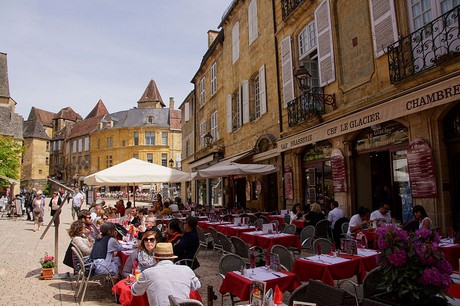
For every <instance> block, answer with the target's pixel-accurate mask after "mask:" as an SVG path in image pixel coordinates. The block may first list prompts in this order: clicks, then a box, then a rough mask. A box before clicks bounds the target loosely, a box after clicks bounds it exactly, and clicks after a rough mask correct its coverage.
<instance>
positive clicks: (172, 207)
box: [169, 204, 179, 212]
mask: <svg viewBox="0 0 460 306" xmlns="http://www.w3.org/2000/svg"><path fill="white" fill-rule="evenodd" d="M169 209H171V211H172V212H178V211H179V206H177V204H170V205H169Z"/></svg>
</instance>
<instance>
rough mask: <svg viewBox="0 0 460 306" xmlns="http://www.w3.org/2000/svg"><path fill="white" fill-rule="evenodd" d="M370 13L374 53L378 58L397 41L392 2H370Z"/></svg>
mask: <svg viewBox="0 0 460 306" xmlns="http://www.w3.org/2000/svg"><path fill="white" fill-rule="evenodd" d="M370 11H371V20H372V36H373V39H374V52H375V57H379V56H381V55H383V54H384V53H385V48H386V47H388V46H389V45H391V44H392V43H394V42H395V41H396V40H397V39H398V30H397V27H396V15H395V8H394V3H393V0H370Z"/></svg>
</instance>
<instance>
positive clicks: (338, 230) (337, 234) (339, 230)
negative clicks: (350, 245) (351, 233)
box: [332, 217, 349, 248]
mask: <svg viewBox="0 0 460 306" xmlns="http://www.w3.org/2000/svg"><path fill="white" fill-rule="evenodd" d="M348 221H349V219H348V218H347V217H342V218H340V219H338V220H337V221H335V223H334V228H333V229H332V234H333V237H334V242H335V245H336V246H337V248H340V244H341V243H340V238H343V237H344V236H345V235H342V234H343V230H344V227H343V225H344V224H347V225H346V229H345V234H346V233H347V231H348Z"/></svg>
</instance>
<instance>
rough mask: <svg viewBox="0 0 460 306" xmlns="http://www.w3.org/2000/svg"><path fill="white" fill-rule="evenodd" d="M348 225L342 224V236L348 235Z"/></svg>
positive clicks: (346, 223) (347, 223)
mask: <svg viewBox="0 0 460 306" xmlns="http://www.w3.org/2000/svg"><path fill="white" fill-rule="evenodd" d="M349 224H350V223H349V222H344V223H342V235H346V234H347V233H348V226H349Z"/></svg>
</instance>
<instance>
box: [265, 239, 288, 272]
mask: <svg viewBox="0 0 460 306" xmlns="http://www.w3.org/2000/svg"><path fill="white" fill-rule="evenodd" d="M270 252H271V253H274V254H278V256H279V257H280V264H281V265H282V266H283V268H284V269H286V270H287V271H292V268H293V267H294V257H293V256H292V254H291V252H290V251H289V250H288V248H286V247H285V246H283V245H280V244H275V245H274V246H272V248H271V250H270Z"/></svg>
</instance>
